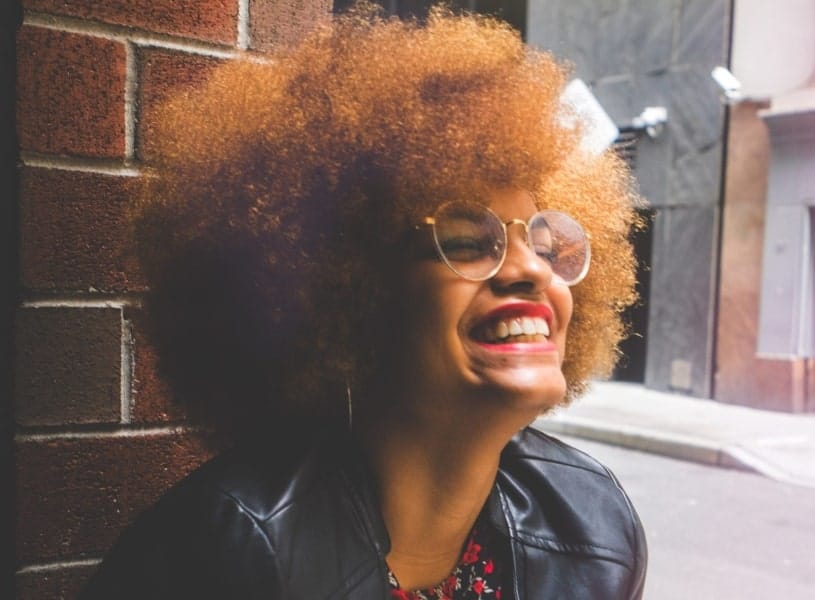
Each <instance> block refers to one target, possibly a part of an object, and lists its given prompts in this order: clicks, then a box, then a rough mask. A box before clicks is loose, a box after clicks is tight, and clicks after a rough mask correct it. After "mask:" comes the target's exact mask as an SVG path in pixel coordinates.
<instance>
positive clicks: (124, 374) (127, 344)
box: [119, 314, 134, 425]
mask: <svg viewBox="0 0 815 600" xmlns="http://www.w3.org/2000/svg"><path fill="white" fill-rule="evenodd" d="M121 360H122V362H121V366H120V371H119V374H120V380H121V391H120V392H119V397H120V400H121V403H122V404H121V412H120V416H121V424H122V425H128V424H130V422H131V421H132V414H133V393H132V386H133V360H134V358H133V332H132V330H131V328H130V321H128V320H127V319H125V318H124V314H123V315H122V359H121Z"/></svg>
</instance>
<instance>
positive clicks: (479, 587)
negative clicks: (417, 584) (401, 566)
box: [388, 528, 504, 600]
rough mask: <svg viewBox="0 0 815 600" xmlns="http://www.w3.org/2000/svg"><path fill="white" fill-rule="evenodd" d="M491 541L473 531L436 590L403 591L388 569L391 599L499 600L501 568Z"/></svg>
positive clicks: (501, 562) (475, 530) (476, 530)
mask: <svg viewBox="0 0 815 600" xmlns="http://www.w3.org/2000/svg"><path fill="white" fill-rule="evenodd" d="M503 564H504V561H503V560H500V559H499V554H498V553H497V548H496V545H495V543H494V540H491V539H488V538H487V537H486V536H484V535H480V534H479V529H478V528H474V529H473V531H472V533H471V534H470V539H469V540H468V541H467V545H466V546H465V547H464V552H463V553H462V555H461V560H460V562H459V564H458V566H457V567H456V568H455V569H453V572H452V573H450V575H449V576H448V577H447V579H445V580H444V581H442V582H441V583H439V584H438V585H436V586H435V587H432V588H428V589H424V590H413V591H405V590H403V589H402V588H401V587H399V581H398V580H397V579H396V575H394V574H393V571H391V570H390V569H388V580H389V583H390V586H391V598H393V599H395V600H500V599H501V580H502V577H501V566H502V565H503Z"/></svg>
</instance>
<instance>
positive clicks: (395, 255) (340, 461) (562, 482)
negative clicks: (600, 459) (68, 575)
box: [85, 8, 646, 600]
mask: <svg viewBox="0 0 815 600" xmlns="http://www.w3.org/2000/svg"><path fill="white" fill-rule="evenodd" d="M563 78H564V75H563V72H562V70H561V68H560V67H559V66H558V65H557V64H556V63H555V62H554V61H553V60H552V59H551V58H550V57H549V56H547V55H545V54H541V53H536V52H532V51H529V50H527V49H526V48H525V47H524V45H523V44H522V42H521V40H520V39H519V38H518V36H517V35H516V34H515V33H513V32H512V31H511V30H510V29H509V28H508V27H506V26H504V25H501V24H499V23H497V22H494V21H492V20H488V19H482V18H478V17H455V16H452V15H450V14H447V13H445V12H444V11H442V10H436V11H434V12H432V14H431V16H430V17H429V19H428V21H427V23H425V24H424V25H423V26H417V25H416V24H410V23H401V22H398V21H395V20H394V21H391V20H389V21H383V20H380V19H378V18H377V17H376V16H374V15H372V14H369V13H368V12H366V10H365V9H364V8H363V9H357V11H356V12H353V13H352V14H350V15H349V16H345V17H342V18H338V19H336V20H335V21H334V22H333V23H332V24H330V25H327V26H326V27H324V28H323V29H322V30H320V31H319V32H318V33H317V34H315V35H313V36H311V37H310V38H309V39H308V40H306V41H305V42H304V43H303V44H302V45H301V46H299V47H297V48H295V49H293V50H291V51H289V52H288V53H285V54H281V55H280V56H278V57H276V58H275V61H274V62H273V63H271V64H266V63H261V62H257V61H256V62H252V61H248V60H247V61H238V62H232V63H229V64H227V65H224V66H223V67H221V68H220V69H219V70H218V71H216V72H215V74H214V75H213V77H212V78H211V80H210V81H209V83H208V84H207V85H206V86H205V87H204V88H203V89H202V90H201V91H198V92H196V93H192V94H189V95H187V96H185V97H182V98H178V99H176V100H174V101H173V102H172V103H170V104H169V105H168V106H167V107H166V108H165V110H164V112H163V116H162V120H161V123H162V127H161V129H160V130H159V131H157V132H155V136H156V140H157V142H156V155H157V157H156V159H155V161H154V163H153V166H154V176H153V177H152V178H151V180H150V186H149V187H150V189H149V193H148V195H147V200H146V201H145V202H144V204H143V205H142V206H141V207H140V208H139V211H138V214H137V215H136V227H137V229H136V233H137V236H138V238H137V239H138V240H139V243H140V252H141V260H142V264H143V266H144V270H145V273H146V275H147V277H148V279H149V281H150V282H151V288H152V293H151V296H150V298H149V299H148V309H149V312H150V314H151V316H152V319H153V330H154V331H153V333H154V336H155V339H156V342H157V344H158V346H159V352H160V356H161V367H162V369H163V372H164V375H165V376H166V377H167V379H168V380H169V382H170V383H171V386H172V389H173V392H174V394H175V395H176V396H177V397H178V398H179V399H181V400H184V401H186V402H187V404H188V405H189V406H190V407H191V409H192V410H195V411H198V414H199V415H201V416H203V417H204V418H206V419H208V420H209V423H210V424H211V425H212V426H213V429H215V430H216V431H218V432H220V433H221V439H220V441H221V442H223V441H224V440H232V442H233V446H234V448H233V449H232V450H230V451H228V452H226V453H224V454H222V455H221V456H220V457H218V458H216V459H215V460H213V461H211V462H210V463H209V464H207V465H205V466H204V467H202V468H201V469H199V470H198V471H196V472H195V473H194V474H193V475H191V476H190V477H188V478H187V479H186V480H185V481H183V482H182V483H181V484H179V485H177V486H176V487H175V488H174V489H173V490H172V491H170V492H169V493H168V494H167V495H166V496H165V497H164V498H163V499H162V500H161V501H160V502H159V504H158V505H157V506H156V507H154V508H153V509H152V510H150V511H149V512H148V513H146V514H145V515H144V516H142V517H141V518H140V519H139V521H138V522H137V523H136V524H135V525H134V526H133V527H131V528H130V530H129V531H128V532H126V533H125V535H124V536H123V537H122V539H121V540H120V541H119V543H118V544H117V545H116V547H115V548H114V550H113V551H112V552H111V553H110V555H109V556H108V557H107V558H106V559H105V561H104V562H103V564H102V566H101V568H100V570H99V572H98V573H97V574H96V576H95V578H94V579H93V580H92V582H91V584H90V586H89V587H88V589H87V590H86V595H85V597H86V598H102V597H105V598H122V597H133V598H136V597H138V598H145V597H150V598H154V597H158V598H202V597H203V598H272V599H286V600H295V599H309V600H311V599H318V598H352V599H363V600H365V599H369V598H371V599H378V598H387V597H391V598H405V599H407V598H455V599H459V598H484V599H486V598H517V599H519V600H520V599H539V598H570V599H575V598H594V599H596V598H602V599H604V600H605V599H613V598H639V597H640V596H641V594H642V586H643V580H644V572H645V560H646V559H645V543H644V537H643V533H642V528H641V526H640V523H639V520H638V519H637V516H636V514H635V512H634V509H633V508H632V506H631V504H630V502H629V500H628V499H627V497H626V496H625V494H624V492H623V491H622V490H621V488H620V486H619V484H618V483H617V482H616V480H615V479H614V477H613V476H612V475H611V474H610V473H609V472H608V471H607V470H606V469H605V468H604V467H602V466H601V465H599V464H598V463H596V462H595V461H594V460H592V459H590V458H589V457H587V456H585V455H584V454H582V453H580V452H578V451H576V450H574V449H572V448H570V447H568V446H566V445H565V444H562V443H561V442H559V441H557V440H555V439H553V438H551V437H548V436H546V435H543V434H541V433H539V432H536V431H533V430H531V429H528V428H527V426H528V425H529V423H530V422H531V421H532V420H533V419H535V417H536V416H538V415H539V414H541V413H544V412H546V411H548V410H550V409H552V408H554V407H556V406H558V405H561V404H563V403H565V402H568V401H569V400H570V399H572V398H574V397H575V396H577V395H578V394H579V393H580V392H581V391H583V390H584V388H585V386H586V382H587V380H588V378H589V377H591V376H594V375H598V374H599V375H602V374H605V373H607V372H608V371H609V369H610V368H611V366H612V364H613V361H614V357H615V344H616V342H617V341H618V340H619V339H620V337H621V333H622V326H621V323H620V319H619V313H620V311H621V309H622V308H624V307H625V306H626V305H628V304H630V303H631V302H632V301H633V299H634V293H633V275H632V273H633V260H632V256H631V249H630V246H629V245H628V243H627V241H626V238H627V234H628V229H629V227H630V226H631V224H632V222H633V220H634V213H633V211H632V203H633V202H634V197H633V195H632V194H631V193H630V191H629V188H628V183H629V182H628V180H627V177H626V175H625V171H624V170H623V169H622V167H621V166H620V164H619V163H618V161H617V160H615V159H614V158H613V157H611V156H602V157H594V156H585V155H583V154H581V152H580V150H579V149H578V145H577V140H578V136H579V131H577V130H574V129H570V128H569V127H568V126H567V125H565V123H567V122H568V121H569V119H567V118H564V117H565V115H564V110H565V109H564V108H563V107H561V106H560V103H559V95H560V92H561V88H562V86H563ZM589 238H590V245H591V248H589ZM590 255H591V256H590ZM589 263H591V266H590V269H589Z"/></svg>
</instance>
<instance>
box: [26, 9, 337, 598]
mask: <svg viewBox="0 0 815 600" xmlns="http://www.w3.org/2000/svg"><path fill="white" fill-rule="evenodd" d="M22 8H23V10H24V17H23V23H22V25H21V26H20V27H19V29H18V31H17V46H16V48H17V50H16V52H17V63H16V65H17V108H16V118H17V135H18V138H19V144H20V151H21V154H20V159H21V160H20V162H21V166H20V168H19V182H20V183H19V204H18V205H17V209H18V210H16V211H15V212H18V213H19V232H18V233H19V248H18V249H17V252H15V254H17V253H18V254H19V279H20V294H19V301H18V302H17V306H16V308H15V313H16V318H15V328H16V337H15V343H14V345H15V355H16V358H15V361H14V363H13V367H12V369H13V373H12V375H13V379H14V380H15V384H14V389H13V399H14V402H13V409H14V413H15V423H16V425H15V435H14V451H15V467H14V472H15V473H14V476H15V478H16V488H15V496H16V498H15V515H16V519H15V554H16V560H15V570H16V577H15V579H16V596H17V597H18V598H20V599H26V598H32V599H34V598H37V599H40V598H72V597H74V596H75V595H76V593H77V591H78V589H79V588H80V587H81V584H82V582H83V581H84V580H85V579H86V578H87V576H88V575H89V574H90V573H91V572H92V570H93V569H94V566H95V565H96V564H97V562H98V560H99V558H100V557H101V556H102V555H103V554H104V552H105V551H106V549H107V548H108V547H109V546H110V544H111V543H112V542H113V540H114V539H115V538H116V537H117V535H118V534H119V532H120V531H121V529H122V528H123V527H124V526H125V525H126V524H127V523H128V522H130V521H131V519H132V518H133V517H134V516H135V515H136V514H137V513H138V512H140V511H141V510H142V509H144V508H145V507H147V506H148V505H150V504H151V503H152V502H153V501H154V500H155V499H156V498H157V497H158V496H159V495H160V494H161V492H162V491H163V490H165V489H166V488H167V487H168V486H169V485H170V484H172V483H173V482H174V481H176V480H177V479H179V478H180V477H181V476H183V475H184V474H185V473H187V472H188V471H189V470H191V469H192V468H194V467H195V466H196V465H198V464H199V463H200V462H201V461H202V460H204V459H205V458H206V457H207V455H208V452H207V450H206V449H205V446H204V444H203V439H202V434H201V433H200V432H196V431H194V430H192V429H191V428H189V427H187V426H186V422H185V418H184V415H183V414H181V413H180V412H179V410H177V409H176V408H174V407H173V406H172V405H171V404H170V402H169V400H168V395H167V393H166V390H165V389H164V388H163V387H162V385H161V383H160V382H159V381H158V379H157V377H156V374H155V356H154V354H153V351H152V350H151V348H150V346H149V344H148V343H147V341H146V340H145V337H144V331H143V327H142V321H141V319H142V315H141V314H140V309H139V301H140V294H141V293H142V292H143V291H144V280H143V278H142V276H141V275H140V274H139V271H138V268H137V266H136V264H135V263H134V260H133V259H132V257H131V254H130V244H129V242H128V241H127V220H126V214H127V207H128V205H129V203H130V202H131V201H132V200H133V198H134V196H135V195H136V194H137V193H138V190H139V186H140V177H141V176H142V175H141V173H142V169H143V167H144V165H145V163H146V162H149V157H150V145H151V136H152V125H153V115H154V111H155V108H156V106H157V105H158V104H159V103H160V102H161V101H162V100H163V99H164V98H167V97H168V96H171V95H173V94H176V93H179V91H180V90H181V89H183V88H184V87H186V86H189V85H194V84H195V83H196V82H199V81H202V80H203V79H204V78H205V77H206V76H207V74H208V73H209V72H210V70H211V69H212V68H213V67H214V66H215V65H217V64H218V63H219V62H221V61H225V60H231V59H233V58H234V57H236V56H237V55H239V54H241V53H243V52H244V51H256V52H262V51H264V50H268V49H269V48H273V47H275V46H276V45H277V44H282V43H289V42H293V41H296V40H297V39H298V38H300V37H301V36H302V35H303V33H304V32H305V31H307V30H308V29H309V28H310V27H312V26H313V24H314V23H316V22H318V21H319V20H320V19H323V18H327V16H328V15H329V13H330V10H331V2H329V1H326V0H180V1H169V0H160V1H155V0H129V1H128V0H94V1H93V2H91V1H90V0H77V1H75V2H62V1H57V0H23V1H22Z"/></svg>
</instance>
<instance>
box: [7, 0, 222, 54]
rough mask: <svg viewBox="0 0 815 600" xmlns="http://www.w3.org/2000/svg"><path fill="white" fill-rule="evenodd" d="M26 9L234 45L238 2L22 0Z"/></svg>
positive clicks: (215, 0)
mask: <svg viewBox="0 0 815 600" xmlns="http://www.w3.org/2000/svg"><path fill="white" fill-rule="evenodd" d="M23 7H24V8H25V9H27V10H35V11H42V12H47V13H52V14H58V15H67V16H71V17H80V18H82V19H91V20H94V21H101V22H102V23H111V24H113V25H125V26H128V27H136V28H139V29H145V30H149V31H154V32H157V33H168V34H171V35H180V36H184V37H191V38H196V39H201V40H207V41H211V42H219V43H223V44H235V42H236V41H237V35H238V33H237V32H238V0H101V1H100V0H71V1H66V0H23Z"/></svg>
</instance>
